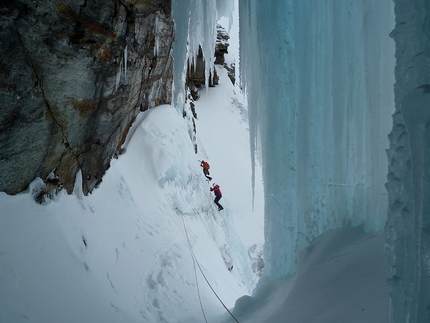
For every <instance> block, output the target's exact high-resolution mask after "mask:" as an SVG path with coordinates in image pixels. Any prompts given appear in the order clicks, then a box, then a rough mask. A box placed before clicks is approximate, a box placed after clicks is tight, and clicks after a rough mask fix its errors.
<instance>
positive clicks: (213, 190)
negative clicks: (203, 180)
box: [210, 185, 222, 196]
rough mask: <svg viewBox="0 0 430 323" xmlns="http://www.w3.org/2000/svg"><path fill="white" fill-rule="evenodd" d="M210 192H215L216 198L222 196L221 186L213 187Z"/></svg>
mask: <svg viewBox="0 0 430 323" xmlns="http://www.w3.org/2000/svg"><path fill="white" fill-rule="evenodd" d="M210 190H211V192H214V193H215V195H216V196H222V194H221V190H220V188H219V185H215V186H214V187H211V188H210Z"/></svg>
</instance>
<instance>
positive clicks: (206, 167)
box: [202, 161, 211, 169]
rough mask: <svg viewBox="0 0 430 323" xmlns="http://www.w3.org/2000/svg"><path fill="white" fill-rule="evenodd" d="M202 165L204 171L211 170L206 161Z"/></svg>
mask: <svg viewBox="0 0 430 323" xmlns="http://www.w3.org/2000/svg"><path fill="white" fill-rule="evenodd" d="M202 165H203V169H209V168H211V167H210V166H209V164H208V163H207V162H205V161H202Z"/></svg>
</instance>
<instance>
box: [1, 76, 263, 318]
mask: <svg viewBox="0 0 430 323" xmlns="http://www.w3.org/2000/svg"><path fill="white" fill-rule="evenodd" d="M218 72H219V75H220V85H219V86H217V87H215V88H210V89H209V90H208V92H207V93H206V91H205V90H203V91H202V93H201V99H200V100H198V101H196V112H197V115H198V120H197V122H196V127H197V143H198V154H197V155H196V154H194V148H193V145H192V143H191V140H190V138H189V133H188V130H189V129H188V127H187V125H186V122H185V119H183V118H182V116H181V115H180V113H178V112H177V111H176V109H174V108H173V107H171V106H167V105H165V106H159V107H157V108H155V109H153V110H150V111H147V112H144V113H143V114H142V115H141V116H140V118H139V120H140V121H139V122H140V124H138V125H136V126H135V127H134V129H133V135H132V137H131V138H130V139H129V140H128V141H127V147H126V153H125V154H123V155H122V156H120V157H119V158H118V159H116V160H112V165H111V167H110V169H109V170H108V171H107V173H106V175H105V176H104V178H103V183H102V184H101V185H100V187H99V188H98V189H96V190H94V192H93V193H92V194H91V195H89V196H83V194H82V191H81V190H80V189H79V187H80V181H78V182H77V185H76V188H75V192H74V194H72V195H66V194H64V193H61V194H60V195H59V196H56V197H54V198H53V199H49V198H46V199H45V202H44V203H43V204H42V205H40V204H37V203H35V201H34V199H33V195H34V192H37V191H38V190H40V187H41V183H40V180H35V181H34V182H33V183H32V184H31V185H30V187H29V189H28V190H27V191H26V192H23V193H21V194H18V195H16V196H7V195H6V194H5V193H0V205H1V212H0V322H1V323H6V322H38V323H46V322H64V323H67V322H71V323H72V322H73V323H76V322H82V323H84V322H104V323H108V322H115V323H117V322H127V323H128V322H188V323H190V322H203V321H204V319H205V317H206V319H207V320H208V321H209V322H214V321H216V320H217V319H216V318H217V317H219V316H221V315H222V314H223V313H224V312H225V309H224V307H223V306H222V304H221V303H220V302H219V300H218V299H217V297H216V296H215V295H214V293H213V291H212V290H211V289H210V287H209V285H208V283H207V282H206V280H205V279H204V278H203V276H202V274H201V272H200V269H199V266H200V268H201V269H202V271H203V273H204V275H205V277H206V279H207V280H208V282H209V284H210V285H211V287H212V288H213V289H214V291H215V292H216V294H217V295H218V297H219V298H220V299H221V300H222V302H223V303H224V304H225V305H226V306H227V307H228V308H231V307H233V305H234V302H235V300H236V299H237V298H239V297H241V296H242V295H246V294H250V293H252V290H253V288H254V286H255V284H256V283H257V279H258V277H257V275H256V274H255V272H254V271H253V264H254V268H255V264H256V261H258V253H259V252H261V250H262V244H263V199H262V182H261V172H260V171H259V170H257V181H256V183H257V184H256V199H255V203H254V207H253V205H252V189H251V162H250V152H249V136H248V129H247V117H246V116H247V113H246V108H245V107H244V106H243V105H242V103H241V102H242V101H244V100H243V98H242V97H241V95H240V94H239V93H235V91H237V89H235V88H234V87H233V85H232V84H231V82H230V80H229V79H228V78H227V75H226V71H225V70H224V69H222V68H218ZM201 159H205V160H207V161H208V162H209V163H210V165H211V169H210V171H211V176H212V177H213V181H214V182H216V183H218V184H219V185H220V186H221V190H222V192H223V198H222V199H221V201H220V203H221V204H222V205H223V206H224V208H225V209H224V210H223V211H221V212H219V211H218V210H217V208H216V207H215V205H214V203H213V199H214V195H213V193H211V192H210V191H209V187H210V186H209V185H210V184H208V183H207V182H206V181H205V178H204V176H203V172H202V170H201V168H200V163H199V160H201ZM181 212H182V213H181ZM189 246H191V247H192V249H191V250H190V249H189ZM191 251H192V252H193V253H194V254H195V256H196V259H197V261H198V264H197V263H194V262H193V258H192V256H191ZM231 266H233V269H232V270H231V271H230V270H229V268H231Z"/></svg>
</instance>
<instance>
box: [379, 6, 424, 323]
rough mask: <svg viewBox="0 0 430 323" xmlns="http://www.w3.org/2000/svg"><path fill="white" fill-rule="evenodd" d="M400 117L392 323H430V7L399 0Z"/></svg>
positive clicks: (391, 189) (392, 166) (393, 200)
mask: <svg viewBox="0 0 430 323" xmlns="http://www.w3.org/2000/svg"><path fill="white" fill-rule="evenodd" d="M394 2H395V9H396V11H395V13H396V27H395V29H394V30H393V32H392V36H393V38H394V40H395V43H396V60H397V61H396V69H395V72H396V87H395V97H396V112H395V114H394V115H393V128H392V131H391V134H390V137H389V138H390V149H389V151H388V157H389V174H388V183H387V190H388V194H389V214H388V221H387V225H386V236H387V247H388V255H389V263H390V275H391V279H390V280H389V288H390V296H391V313H390V314H391V315H390V322H393V323H403V322H411V323H412V322H430V308H429V304H430V202H429V201H430V200H429V196H430V184H429V183H430V171H429V165H430V144H429V143H430V130H429V129H430V128H429V124H430V68H429V66H430V52H429V41H430V17H429V16H430V3H429V2H428V1H418V0H412V1H399V0H395V1H394Z"/></svg>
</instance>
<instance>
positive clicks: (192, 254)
mask: <svg viewBox="0 0 430 323" xmlns="http://www.w3.org/2000/svg"><path fill="white" fill-rule="evenodd" d="M177 210H178V211H179V212H180V213H181V215H182V223H183V225H184V231H185V236H186V237H187V242H188V248H189V249H190V253H191V256H192V258H193V263H194V274H196V269H195V264H197V266H198V267H199V270H200V273H201V274H202V276H203V278H204V279H205V280H206V283H207V284H208V286H209V287H210V289H211V290H212V292H213V293H214V295H215V296H216V298H218V300H219V301H220V303H221V304H222V306H224V308H225V310H226V311H227V312H228V313H229V314H230V316H231V317H232V318H233V319H234V320H235V321H236V322H237V323H239V321H238V320H237V318H236V317H235V316H234V315H233V313H232V312H230V310H229V309H228V308H227V306H225V304H224V303H223V301H222V300H221V298H220V297H219V296H218V294H217V293H216V292H215V290H214V289H213V288H212V285H211V284H210V283H209V280H208V279H207V278H206V276H205V274H204V273H203V270H202V267H200V264H199V262H198V261H197V257H196V255H195V254H194V251H193V248H192V246H191V241H190V238H189V237H188V231H187V227H186V225H185V220H184V215H183V213H182V212H181V211H180V210H179V209H177ZM196 281H197V276H196ZM197 291H198V295H199V301H200V306H201V308H202V312H203V316H204V317H205V320H206V316H205V313H204V311H203V306H202V301H201V299H200V292H199V289H198V285H197ZM206 322H207V321H206Z"/></svg>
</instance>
